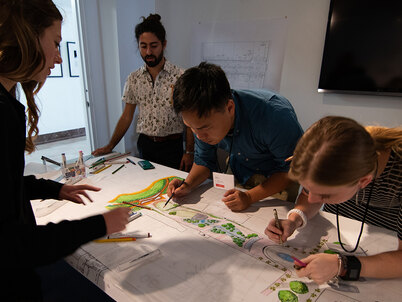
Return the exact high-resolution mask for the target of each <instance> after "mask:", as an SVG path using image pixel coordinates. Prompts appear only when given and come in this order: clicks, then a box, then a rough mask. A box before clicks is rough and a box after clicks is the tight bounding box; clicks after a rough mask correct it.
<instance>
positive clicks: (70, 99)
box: [21, 0, 92, 174]
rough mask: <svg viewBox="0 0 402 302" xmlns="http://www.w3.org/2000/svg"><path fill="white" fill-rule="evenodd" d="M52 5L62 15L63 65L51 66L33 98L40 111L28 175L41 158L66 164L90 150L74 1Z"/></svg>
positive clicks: (55, 1)
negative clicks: (65, 161) (64, 155)
mask: <svg viewBox="0 0 402 302" xmlns="http://www.w3.org/2000/svg"><path fill="white" fill-rule="evenodd" d="M53 2H54V3H55V4H56V6H57V7H58V8H59V10H60V12H61V14H62V15H63V23H62V38H63V39H62V41H61V43H60V54H61V57H62V60H63V62H62V64H60V65H56V66H55V68H54V69H53V70H52V72H51V74H50V75H49V77H48V79H47V80H46V83H45V85H44V86H43V87H42V89H41V90H40V91H39V93H38V95H37V98H36V100H37V105H38V107H39V110H40V118H39V123H38V128H39V135H38V137H37V140H36V141H35V143H36V146H37V149H36V150H35V151H34V152H33V153H32V154H29V155H28V154H26V156H25V162H26V166H27V168H28V169H26V172H28V173H29V166H30V165H31V166H32V165H35V164H39V163H40V164H41V163H43V161H42V159H43V158H50V159H52V160H54V161H56V162H60V161H61V153H65V154H66V157H67V161H68V160H69V159H70V160H73V159H76V158H77V157H78V152H79V151H83V153H84V155H90V154H91V150H92V146H91V132H90V131H91V129H90V127H89V122H88V115H87V108H86V101H85V88H84V81H83V76H84V74H83V68H82V65H81V54H80V47H79V46H80V39H79V34H78V22H77V20H78V16H77V10H76V7H75V6H76V1H75V0H53ZM23 97H24V96H23V93H22V94H21V101H22V102H24V101H25V100H24V99H23ZM46 164H47V165H48V167H50V168H51V169H52V168H54V169H58V168H59V167H58V166H57V165H54V164H52V163H50V162H47V163H46ZM26 174H27V173H26Z"/></svg>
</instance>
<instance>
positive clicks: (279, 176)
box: [222, 172, 290, 211]
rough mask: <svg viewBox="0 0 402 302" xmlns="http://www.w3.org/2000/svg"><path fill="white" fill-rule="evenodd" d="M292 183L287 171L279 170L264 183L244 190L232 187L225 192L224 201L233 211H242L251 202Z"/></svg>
mask: <svg viewBox="0 0 402 302" xmlns="http://www.w3.org/2000/svg"><path fill="white" fill-rule="evenodd" d="M289 183H290V180H289V178H288V176H287V173H286V172H277V173H274V174H272V175H271V176H270V177H269V178H268V179H267V180H266V181H265V182H263V183H262V184H260V185H258V186H256V187H254V188H252V189H250V190H248V191H246V192H242V191H239V190H237V189H231V190H228V191H226V192H225V194H224V198H222V201H223V202H224V203H225V204H226V206H227V207H228V208H229V209H231V210H232V211H242V210H244V209H247V208H248V207H249V206H250V205H251V204H253V203H255V202H257V201H259V200H261V199H264V198H265V197H267V196H271V195H273V194H275V193H278V192H280V191H282V190H284V189H285V188H286V187H287V186H288V185H289Z"/></svg>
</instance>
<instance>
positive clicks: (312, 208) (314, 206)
mask: <svg viewBox="0 0 402 302" xmlns="http://www.w3.org/2000/svg"><path fill="white" fill-rule="evenodd" d="M322 205H323V203H309V202H308V193H307V192H306V191H305V190H304V189H303V190H302V191H301V193H300V194H299V196H298V197H297V201H296V206H295V209H299V210H301V211H302V212H303V213H304V214H305V215H306V217H307V219H311V218H313V217H314V216H315V215H317V213H318V212H319V211H320V209H321V207H322ZM289 220H290V221H292V222H294V223H295V224H296V228H299V227H301V226H302V224H303V220H302V219H301V217H300V216H299V215H298V214H297V213H291V214H290V215H289Z"/></svg>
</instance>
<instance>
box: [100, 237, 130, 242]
mask: <svg viewBox="0 0 402 302" xmlns="http://www.w3.org/2000/svg"><path fill="white" fill-rule="evenodd" d="M136 240H137V238H134V237H122V238H110V239H96V240H94V242H98V243H103V242H125V241H136Z"/></svg>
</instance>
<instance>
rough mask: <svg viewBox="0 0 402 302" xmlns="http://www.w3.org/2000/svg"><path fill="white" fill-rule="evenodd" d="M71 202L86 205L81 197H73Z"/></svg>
mask: <svg viewBox="0 0 402 302" xmlns="http://www.w3.org/2000/svg"><path fill="white" fill-rule="evenodd" d="M71 201H72V202H74V203H78V204H83V205H85V203H84V201H83V200H82V198H81V197H80V196H78V195H77V196H71Z"/></svg>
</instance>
